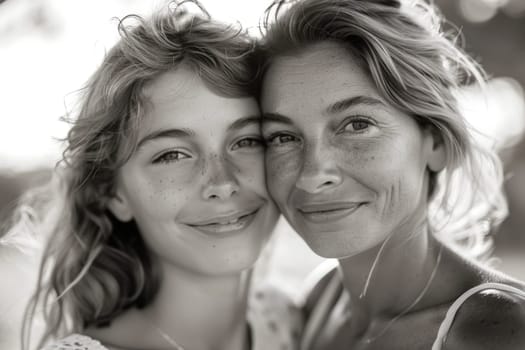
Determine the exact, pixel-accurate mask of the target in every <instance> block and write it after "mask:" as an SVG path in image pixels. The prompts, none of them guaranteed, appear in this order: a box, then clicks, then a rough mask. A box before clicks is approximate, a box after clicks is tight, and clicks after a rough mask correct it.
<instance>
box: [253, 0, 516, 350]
mask: <svg viewBox="0 0 525 350" xmlns="http://www.w3.org/2000/svg"><path fill="white" fill-rule="evenodd" d="M284 2H285V1H278V2H276V5H275V6H274V7H273V8H272V9H275V10H276V16H275V21H267V23H266V28H265V29H266V32H265V37H264V39H263V41H262V46H261V47H262V50H263V52H264V53H265V55H266V59H265V62H264V67H263V68H264V76H263V81H262V92H261V106H262V110H263V116H264V117H263V136H264V138H265V139H266V142H267V144H268V147H267V151H266V167H267V169H266V170H267V177H268V186H269V191H270V193H271V195H272V197H273V198H274V199H275V201H276V203H277V204H278V206H279V208H280V210H281V211H282V212H283V214H284V215H285V216H286V218H287V220H288V221H289V222H290V224H291V225H292V226H293V227H294V228H295V230H296V231H297V232H298V233H299V234H300V235H301V236H302V238H303V239H304V240H305V241H306V243H307V244H308V245H309V246H310V247H311V248H312V250H313V251H315V252H316V253H317V254H319V255H321V256H324V257H328V258H336V259H338V261H339V266H338V267H339V268H338V270H332V271H331V272H330V273H328V274H325V275H324V276H323V277H322V278H321V279H320V280H318V281H317V283H316V284H315V285H314V286H313V288H312V289H311V290H310V292H309V295H308V297H307V298H306V302H305V305H304V311H305V314H306V316H307V321H306V326H305V330H304V333H303V334H304V336H303V339H302V348H303V349H331V350H334V349H430V348H432V349H433V350H438V349H461V350H467V349H475V350H480V349H487V350H488V349H525V292H524V291H523V290H524V289H525V287H524V284H523V283H522V282H520V281H516V280H514V279H512V278H510V277H508V276H505V275H503V274H501V273H499V272H496V271H494V270H491V269H489V268H487V267H486V266H483V265H481V264H479V263H477V262H476V261H475V260H474V259H472V258H471V257H469V254H468V250H458V248H457V247H455V248H453V246H456V245H455V244H454V243H474V244H472V245H471V247H472V248H473V250H471V252H472V251H474V252H476V254H477V255H480V254H483V253H485V252H486V251H487V248H490V245H488V244H487V243H489V240H488V239H487V237H488V235H489V234H490V233H491V231H492V230H493V229H494V228H495V227H496V226H497V224H498V223H499V222H501V220H502V219H503V218H504V217H505V215H506V206H505V201H504V199H503V197H502V192H501V178H502V176H501V173H502V171H501V168H500V164H499V163H498V161H497V159H496V158H495V156H494V154H492V153H491V152H490V151H488V150H484V149H481V148H480V147H478V146H477V145H476V144H474V143H473V142H472V140H471V136H470V135H469V130H468V129H467V126H466V123H465V121H464V120H463V118H462V116H461V115H460V113H459V110H458V106H457V101H456V98H455V92H456V91H457V89H459V88H460V87H461V86H462V85H464V84H466V83H468V82H469V81H472V80H478V81H479V80H481V79H482V74H481V73H480V72H479V71H478V68H477V65H476V64H475V63H474V62H473V61H472V60H471V59H470V58H469V57H468V56H467V55H465V54H464V53H462V52H461V50H459V49H458V48H457V47H456V46H455V45H454V43H453V42H452V41H451V40H450V39H448V37H447V36H446V35H445V34H444V33H443V31H442V30H441V29H440V20H441V18H440V17H439V15H438V14H437V12H436V10H435V9H434V8H433V7H432V6H431V5H429V4H428V3H427V2H423V1H417V0H410V1H408V0H407V1H398V0H367V1H364V0H300V1H293V2H292V5H291V6H289V7H287V6H281V5H282V4H283V3H284ZM270 13H271V11H270V12H269V14H270ZM268 19H270V20H271V19H273V18H272V17H268ZM474 248H476V249H474Z"/></svg>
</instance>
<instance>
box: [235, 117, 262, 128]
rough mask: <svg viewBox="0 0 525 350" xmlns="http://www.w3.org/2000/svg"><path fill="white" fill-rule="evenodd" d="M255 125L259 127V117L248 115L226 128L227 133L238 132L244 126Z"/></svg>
mask: <svg viewBox="0 0 525 350" xmlns="http://www.w3.org/2000/svg"><path fill="white" fill-rule="evenodd" d="M252 124H256V125H257V126H259V125H260V124H261V116H260V115H248V116H246V117H242V118H239V119H237V120H236V121H234V122H233V123H232V124H231V125H230V126H228V131H235V130H240V129H242V128H244V127H246V126H249V125H252Z"/></svg>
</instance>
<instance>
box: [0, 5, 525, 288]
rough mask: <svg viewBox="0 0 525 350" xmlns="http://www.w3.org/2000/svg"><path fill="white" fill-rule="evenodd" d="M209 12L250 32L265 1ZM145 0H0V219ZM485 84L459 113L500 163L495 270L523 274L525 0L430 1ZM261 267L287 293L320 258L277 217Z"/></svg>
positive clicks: (39, 169) (54, 151) (37, 171)
mask: <svg viewBox="0 0 525 350" xmlns="http://www.w3.org/2000/svg"><path fill="white" fill-rule="evenodd" d="M202 2H203V3H204V4H205V5H206V6H207V8H208V10H209V11H210V12H211V14H212V15H213V16H216V17H218V18H221V19H224V20H226V21H233V20H238V21H240V22H241V23H243V25H245V26H247V27H251V28H252V29H254V32H256V26H257V23H258V20H259V17H260V15H261V13H262V12H263V10H264V9H265V8H266V6H267V5H268V1H267V0H250V1H243V0H221V1H217V0H208V1H206V0H203V1H202ZM161 3H162V2H159V1H147V0H104V1H102V0H93V1H71V0H7V1H1V0H0V98H1V100H0V101H1V102H0V218H2V220H4V218H5V217H6V215H8V214H9V211H10V209H11V208H12V207H13V205H14V203H15V202H16V198H17V197H18V196H19V195H20V193H22V191H24V190H25V189H26V188H28V187H29V186H34V185H38V184H41V183H43V182H45V181H47V180H48V179H49V176H50V169H51V168H52V167H53V166H54V164H55V162H56V161H57V160H58V159H59V156H60V152H61V150H62V145H61V143H60V142H59V141H58V139H59V138H63V137H65V135H66V132H67V128H68V126H67V125H66V124H65V123H63V122H60V121H59V118H60V117H61V116H63V115H64V114H65V113H66V110H67V109H68V108H69V107H71V106H72V105H73V104H74V102H75V91H76V90H77V89H79V88H81V87H82V85H83V83H84V82H85V81H86V80H87V78H88V76H89V75H90V74H91V73H92V72H93V71H94V70H95V68H96V67H97V65H98V64H99V62H100V61H101V59H102V57H103V56H104V53H105V52H106V51H107V50H108V49H109V48H110V47H111V45H112V43H113V42H114V41H115V40H116V39H117V38H118V36H117V31H116V26H117V20H115V17H117V18H122V17H123V16H124V15H126V14H129V13H137V14H147V13H149V12H150V11H151V10H152V9H154V8H156V7H158V6H160V4H161ZM436 3H437V4H438V6H440V8H441V10H442V12H443V13H444V14H445V16H446V17H447V18H448V19H449V20H450V21H451V22H452V23H454V24H455V25H456V26H457V27H459V28H460V29H461V32H462V33H463V36H464V39H465V42H466V50H467V51H468V52H469V53H471V54H472V55H473V56H474V57H475V58H476V59H477V60H478V61H479V62H480V63H481V64H482V65H483V66H484V68H485V69H486V71H487V72H488V73H489V75H490V76H491V78H492V80H491V81H490V83H489V85H488V86H487V91H488V98H484V97H482V96H481V95H480V94H479V92H478V91H465V92H464V101H465V102H464V105H463V110H464V111H465V114H466V115H467V117H468V119H469V120H470V122H471V123H472V124H473V125H474V126H475V127H476V128H478V129H479V130H480V131H481V132H482V133H483V134H484V135H485V137H483V138H482V140H481V142H491V143H492V144H494V143H495V144H496V146H497V147H498V149H499V152H500V155H501V157H502V159H503V161H504V165H505V172H506V178H507V180H506V183H505V188H506V192H507V196H508V200H509V205H510V215H509V217H508V219H507V220H506V221H505V222H504V223H503V225H502V227H501V230H500V232H499V233H498V235H497V236H496V251H495V255H496V256H497V257H499V258H500V262H499V268H500V269H502V270H504V271H506V272H507V273H509V274H511V275H513V276H516V277H518V278H521V279H523V280H525V232H524V230H523V228H524V227H525V215H524V214H525V186H524V185H525V142H523V141H522V138H521V136H522V133H523V127H524V121H525V102H524V101H525V100H524V93H523V87H524V86H525V0H436ZM272 247H273V248H274V249H273V251H272V252H271V253H269V254H271V255H272V259H270V260H269V261H270V263H269V264H268V266H267V268H268V269H269V270H268V272H269V273H270V274H271V276H273V277H272V278H273V279H274V280H275V281H276V282H277V283H279V284H281V285H282V286H283V287H284V288H289V289H290V290H293V289H294V288H295V287H296V286H297V284H298V283H299V282H300V281H301V280H302V278H303V277H304V275H305V274H306V273H307V272H308V271H309V270H310V269H311V268H312V267H314V266H315V265H316V264H318V263H319V262H320V261H321V259H320V258H318V257H316V256H314V255H313V254H312V253H310V251H309V250H308V249H307V248H306V246H305V245H304V243H302V241H300V240H299V239H298V238H297V237H296V235H295V234H294V233H293V232H291V230H290V229H289V227H288V226H286V224H285V223H284V222H281V223H280V224H279V228H278V232H277V237H276V239H275V240H274V242H273V244H272Z"/></svg>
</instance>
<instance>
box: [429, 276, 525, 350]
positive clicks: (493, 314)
mask: <svg viewBox="0 0 525 350" xmlns="http://www.w3.org/2000/svg"><path fill="white" fill-rule="evenodd" d="M447 323H449V324H448V325H447ZM442 328H449V330H448V332H447V334H443V337H444V339H443V344H442V347H441V348H442V349H462V350H468V349H476V350H478V349H479V350H483V349H501V350H505V349H525V288H524V286H523V285H519V284H507V283H483V284H480V285H478V286H475V287H474V288H471V289H469V290H468V291H466V292H465V293H463V295H461V296H460V298H458V300H456V301H455V302H454V303H453V304H452V306H451V308H450V309H449V312H448V314H447V317H446V318H445V321H444V326H443V327H442ZM438 337H439V336H438Z"/></svg>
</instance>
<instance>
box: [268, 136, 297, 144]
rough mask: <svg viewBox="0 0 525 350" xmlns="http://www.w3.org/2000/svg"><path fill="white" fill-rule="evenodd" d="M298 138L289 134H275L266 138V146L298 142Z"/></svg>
mask: <svg viewBox="0 0 525 350" xmlns="http://www.w3.org/2000/svg"><path fill="white" fill-rule="evenodd" d="M298 141H299V139H298V138H297V137H295V136H293V135H290V134H277V135H272V136H270V137H269V138H268V141H267V144H268V146H281V145H284V144H286V143H290V142H298Z"/></svg>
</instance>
